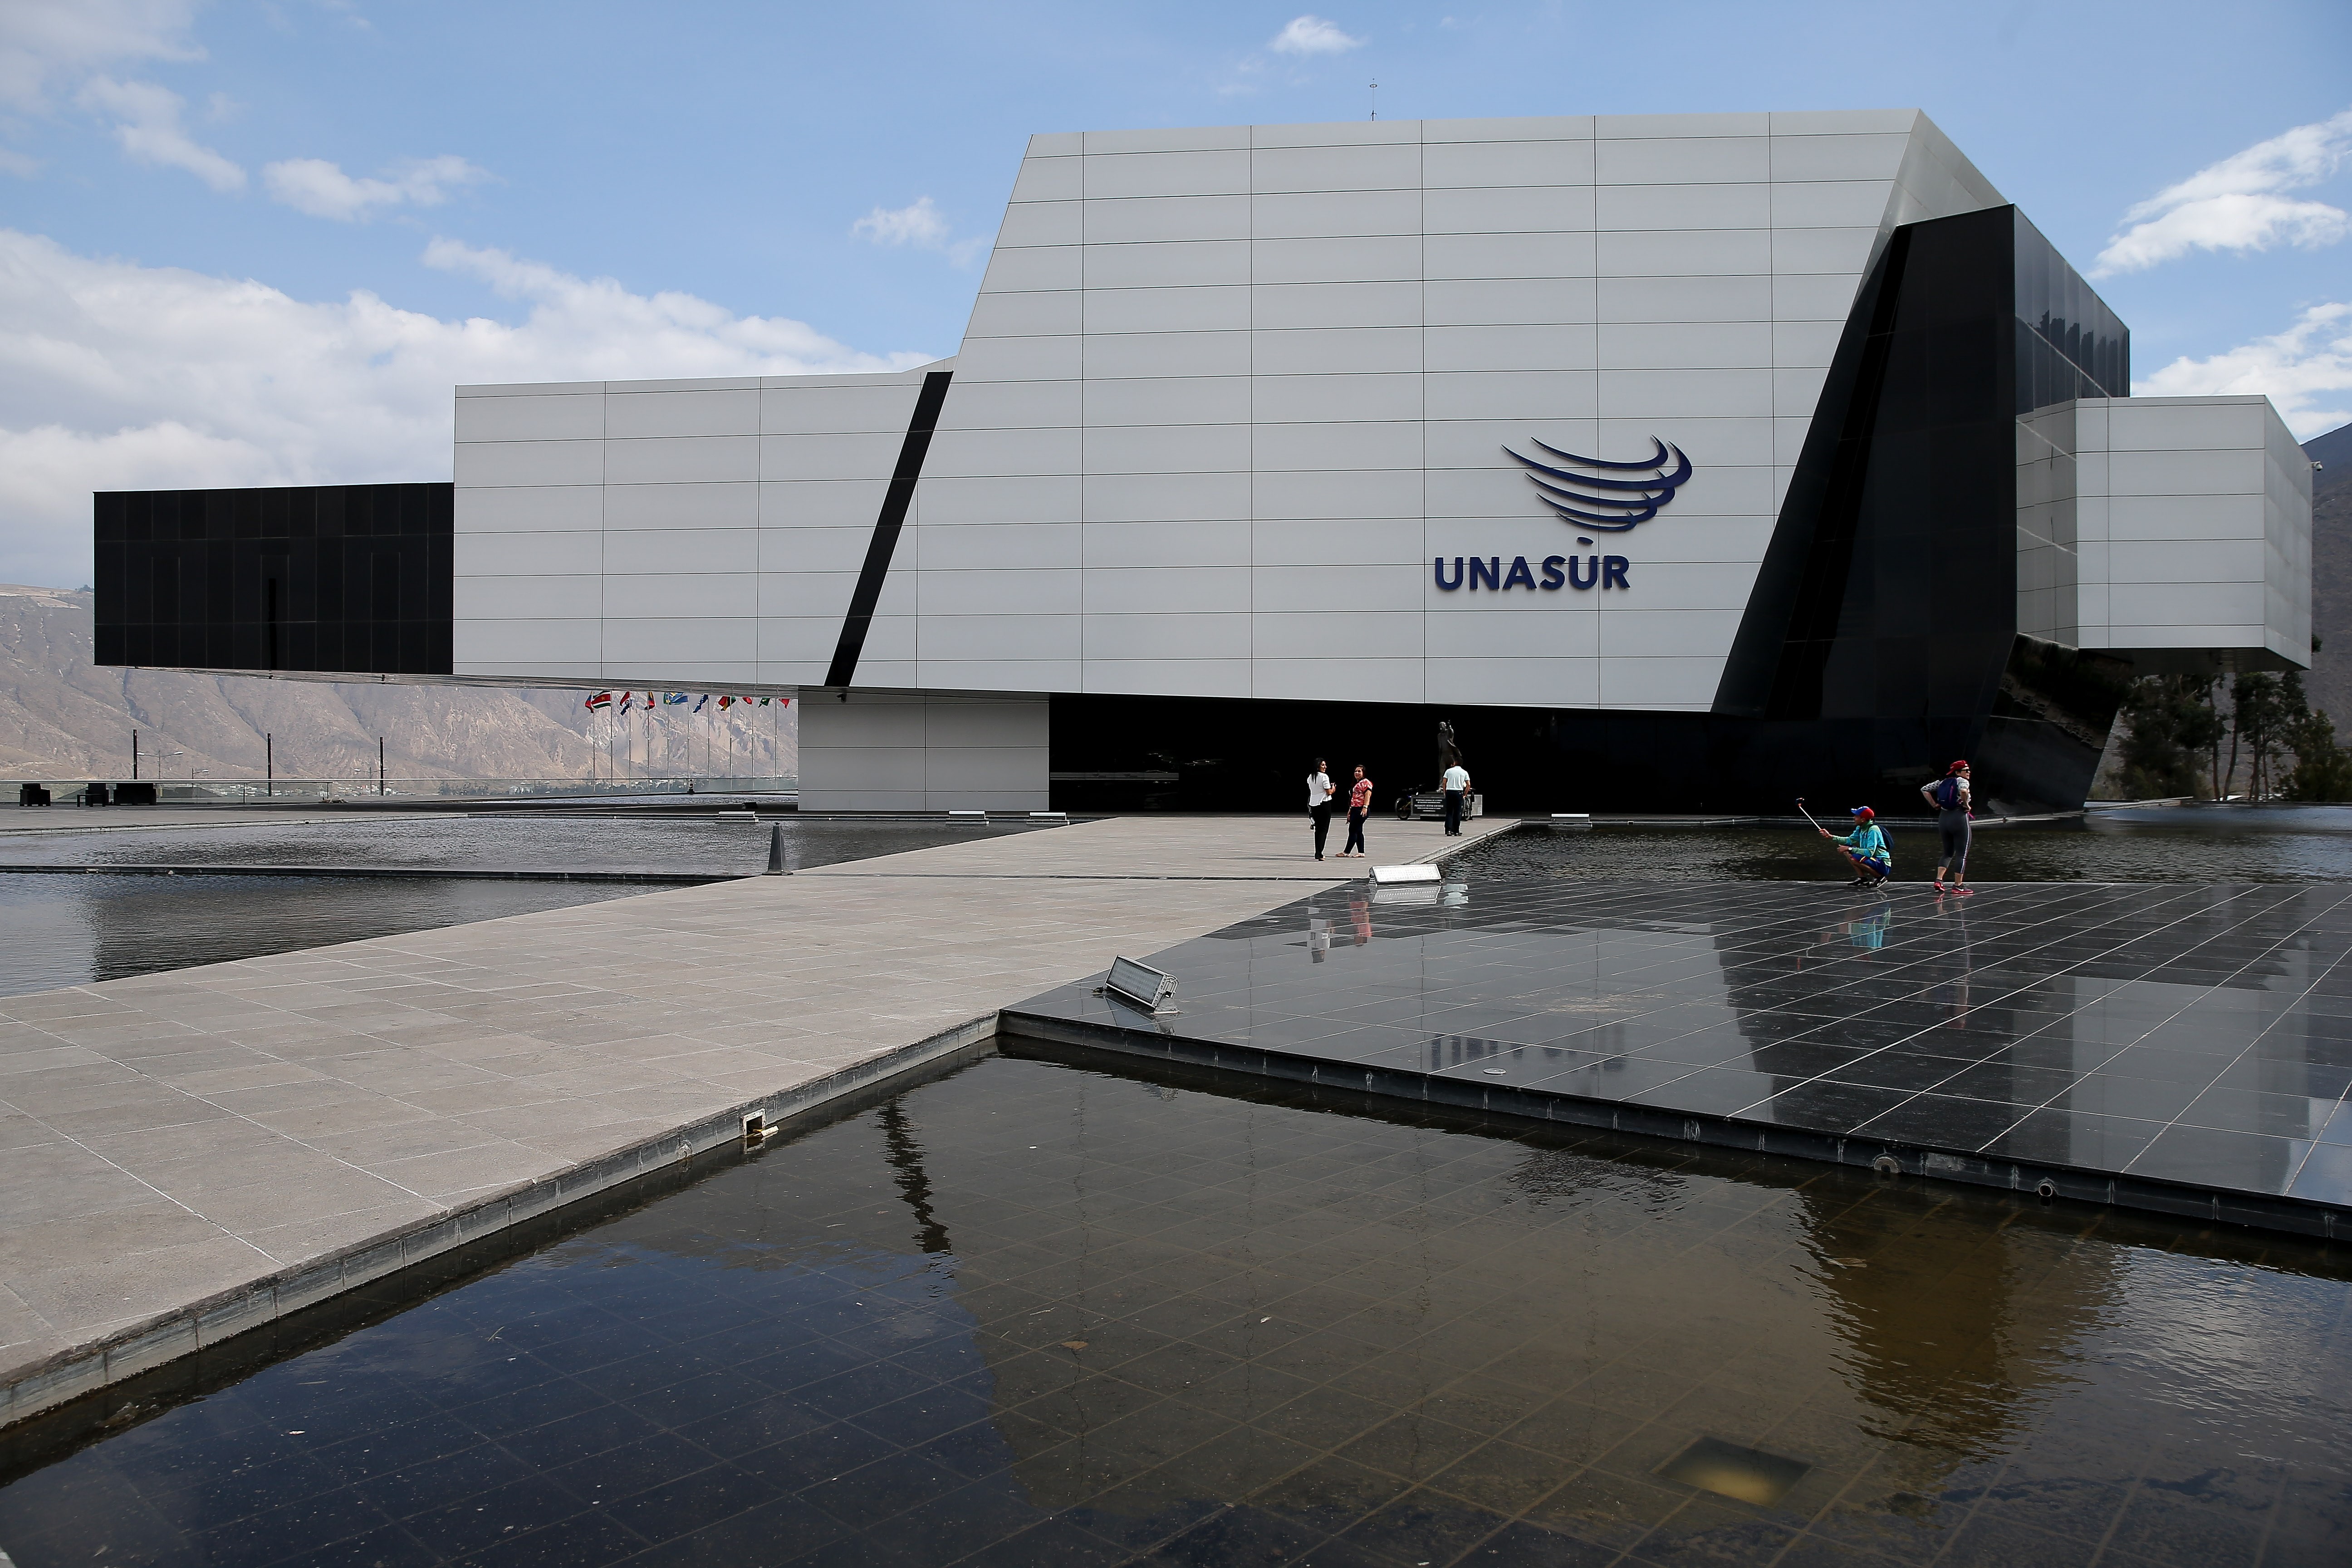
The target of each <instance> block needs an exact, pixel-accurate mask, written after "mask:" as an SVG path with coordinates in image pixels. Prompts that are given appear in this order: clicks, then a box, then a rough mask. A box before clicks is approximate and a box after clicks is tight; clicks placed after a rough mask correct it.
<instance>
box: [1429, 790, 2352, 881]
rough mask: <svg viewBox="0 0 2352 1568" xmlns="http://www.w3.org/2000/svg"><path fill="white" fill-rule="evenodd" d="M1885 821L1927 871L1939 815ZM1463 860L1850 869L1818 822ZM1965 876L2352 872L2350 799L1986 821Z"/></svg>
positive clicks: (1558, 870)
mask: <svg viewBox="0 0 2352 1568" xmlns="http://www.w3.org/2000/svg"><path fill="white" fill-rule="evenodd" d="M1773 809H1776V810H1777V809H1781V808H1780V807H1779V806H1777V805H1776V806H1775V807H1774V808H1773ZM1823 820H1824V821H1828V820H1829V819H1828V818H1827V817H1824V818H1823ZM1832 826H1837V825H1835V824H1832ZM1885 826H1886V828H1887V830H1888V832H1887V837H1888V840H1889V844H1890V847H1892V848H1893V850H1894V852H1895V879H1896V880H1897V881H1918V882H1924V881H1927V879H1930V878H1932V877H1933V876H1934V875H1935V874H1936V858H1937V853H1938V852H1939V850H1940V848H1941V841H1940V840H1939V839H1938V838H1937V835H1936V832H1935V829H1934V826H1932V825H1931V824H1925V823H1910V822H1903V821H1894V822H1888V823H1886V824H1885ZM1840 830H1841V831H1842V830H1843V829H1842V828H1841V829H1840ZM1454 864H1455V865H1456V866H1458V867H1460V868H1463V869H1465V870H1473V871H1484V872H1486V873H1487V874H1488V875H1490V876H1554V877H1639V878H1644V879H1649V880H1653V881H1726V880H1728V881H1758V880H1761V881H1823V880H1843V879H1844V878H1845V877H1846V876H1848V875H1851V873H1850V872H1847V871H1845V870H1844V869H1843V864H1842V862H1840V861H1839V860H1838V858H1837V857H1836V855H1835V853H1834V852H1833V851H1832V850H1831V849H1830V848H1829V847H1827V846H1825V845H1824V844H1822V841H1821V838H1820V837H1819V836H1817V835H1816V834H1815V833H1814V832H1813V831H1812V830H1811V828H1806V827H1787V826H1767V825H1759V826H1738V827H1645V826H1599V827H1594V828H1592V829H1591V830H1589V831H1585V832H1573V833H1558V832H1550V831H1545V830H1541V829H1537V830H1529V831H1523V832H1518V833H1512V834H1508V835H1506V836H1504V837H1499V838H1492V839H1488V840H1487V841H1486V842H1485V843H1483V844H1479V845H1477V846H1475V847H1472V848H1471V849H1470V850H1469V851H1468V852H1467V853H1466V854H1465V855H1464V856H1463V858H1461V859H1459V860H1457V861H1455V862H1454ZM1969 880H1970V881H1972V882H1979V881H1982V882H2077V881H2090V882H2304V881H2324V882H2339V881H2347V880H2352V806H2342V805H2192V806H2156V807H2147V806H2142V807H2134V808H2131V809H2129V810H2111V809H2100V808H2094V809H2093V810H2092V811H2091V812H2090V813H2088V814H2087V816H2084V817H2083V818H2081V819H2079V820H2075V821H2067V822H2040V823H2020V824H2017V825H2015V826H2005V827H1979V830H1978V832H1977V834H1976V836H1975V840H1974V843H1973V845H1972V847H1970V849H1969Z"/></svg>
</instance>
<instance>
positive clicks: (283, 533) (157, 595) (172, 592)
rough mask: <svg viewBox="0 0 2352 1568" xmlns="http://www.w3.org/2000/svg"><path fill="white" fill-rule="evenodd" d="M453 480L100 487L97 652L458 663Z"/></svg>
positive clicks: (175, 662) (196, 664)
mask: <svg viewBox="0 0 2352 1568" xmlns="http://www.w3.org/2000/svg"><path fill="white" fill-rule="evenodd" d="M454 498H455V490H454V488H453V487H452V486H450V485H448V484H402V485H304V486H291V487H286V488H280V489H223V490H115V491H104V490H102V491H100V492H99V493H98V495H97V496H96V497H95V498H93V499H94V501H95V510H96V518H95V521H96V544H97V581H96V583H95V584H94V586H95V587H96V589H97V591H98V592H97V598H98V613H97V625H96V633H97V656H98V657H97V662H98V663H100V664H101V665H112V666H146V667H150V668H178V669H236V670H285V671H289V672H297V673H302V674H318V675H446V674H448V673H449V672H450V587H451V583H452V558H451V542H452V529H451V510H452V506H453V503H454Z"/></svg>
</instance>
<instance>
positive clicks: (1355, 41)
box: [1266, 16, 1364, 55]
mask: <svg viewBox="0 0 2352 1568" xmlns="http://www.w3.org/2000/svg"><path fill="white" fill-rule="evenodd" d="M1266 47H1267V48H1269V49H1272V50H1273V51H1274V52H1275V53H1276V54H1278V55H1343V54H1346V53H1347V52H1348V51H1349V49H1360V48H1362V47H1364V40H1363V39H1361V38H1351V37H1349V36H1348V35H1347V34H1345V33H1343V32H1341V31H1340V30H1339V25H1338V24H1337V23H1334V22H1328V21H1326V20H1325V19H1324V18H1322V17H1320V16H1293V17H1292V18H1291V19H1290V25H1289V26H1286V27H1285V28H1283V29H1282V31H1280V32H1279V33H1276V35H1275V36H1274V40H1273V42H1271V43H1269V44H1267V45H1266Z"/></svg>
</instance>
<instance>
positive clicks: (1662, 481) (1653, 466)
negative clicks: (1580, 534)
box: [1503, 436, 1691, 533]
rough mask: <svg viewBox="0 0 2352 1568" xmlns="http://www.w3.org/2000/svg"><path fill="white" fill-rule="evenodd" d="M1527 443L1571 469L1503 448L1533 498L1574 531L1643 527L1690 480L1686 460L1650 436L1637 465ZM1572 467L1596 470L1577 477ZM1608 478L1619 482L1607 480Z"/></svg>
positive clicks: (1603, 531)
mask: <svg viewBox="0 0 2352 1568" xmlns="http://www.w3.org/2000/svg"><path fill="white" fill-rule="evenodd" d="M1529 444H1530V445H1531V446H1534V447H1538V448H1540V449H1541V450H1543V451H1545V452H1549V454H1551V456H1552V457H1554V458H1559V461H1560V462H1564V463H1573V464H1575V465H1576V468H1561V467H1560V466H1559V463H1547V462H1538V460H1537V459H1535V458H1530V457H1528V456H1527V455H1526V454H1525V453H1522V452H1512V451H1511V449H1510V448H1509V447H1504V448H1503V450H1504V451H1506V452H1509V453H1510V455H1511V457H1512V458H1516V459H1517V461H1519V462H1520V463H1522V464H1525V465H1526V467H1527V469H1528V481H1529V482H1530V483H1532V484H1533V485H1534V486H1535V487H1536V493H1537V494H1538V495H1540V496H1542V497H1543V500H1544V504H1545V505H1546V506H1548V507H1549V508H1551V509H1552V510H1554V511H1556V512H1558V513H1559V515H1560V521H1563V522H1570V523H1573V524H1575V525H1576V526H1577V527H1578V528H1579V529H1587V528H1590V529H1593V530H1596V531H1600V532H1602V533H1622V532H1624V531H1626V530H1627V529H1629V528H1633V527H1634V526H1636V525H1637V524H1640V523H1644V522H1647V521H1650V520H1651V519H1652V518H1654V517H1655V516H1657V515H1658V512H1659V510H1661V509H1662V508H1664V507H1665V506H1667V505H1668V504H1669V503H1671V502H1672V501H1673V500H1674V499H1675V491H1676V490H1679V489H1682V487H1683V481H1684V480H1685V479H1689V478H1690V477H1691V460H1690V458H1687V457H1685V455H1684V454H1683V453H1682V451H1681V450H1680V449H1679V448H1677V447H1674V446H1671V445H1669V444H1668V443H1666V442H1664V441H1662V440H1660V439H1658V437H1655V436H1653V437H1650V447H1651V452H1650V456H1649V457H1647V458H1643V460H1642V461H1640V462H1638V463H1612V462H1609V461H1606V460H1605V459H1603V458H1580V457H1579V456H1577V455H1576V454H1575V453H1574V452H1563V451H1561V450H1560V449H1559V447H1554V446H1552V445H1550V444H1549V443H1548V442H1543V441H1531V442H1530V443H1529ZM1578 468H1591V469H1595V470H1598V471H1597V472H1593V473H1580V472H1578V471H1577V469H1578ZM1612 475H1617V476H1620V477H1618V478H1613V479H1612V478H1611V476H1612Z"/></svg>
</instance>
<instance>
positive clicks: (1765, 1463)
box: [1658, 1437, 1812, 1508]
mask: <svg viewBox="0 0 2352 1568" xmlns="http://www.w3.org/2000/svg"><path fill="white" fill-rule="evenodd" d="M1811 1468H1812V1466H1811V1465H1808V1464H1806V1463H1805V1462H1804V1461H1803V1460H1801V1459H1791V1458H1785V1457H1783V1456H1781V1455H1779V1454H1768V1453H1766V1452H1764V1450H1763V1449H1761V1448H1746V1447H1741V1446H1740V1445H1738V1444H1737V1443H1727V1442H1725V1441H1724V1440H1723V1439H1722V1438H1720V1437H1701V1438H1700V1439H1699V1440H1698V1441H1697V1442H1696V1443H1693V1444H1692V1445H1691V1446H1690V1447H1687V1448H1685V1449H1684V1450H1683V1451H1682V1452H1681V1453H1679V1454H1676V1455H1675V1457H1674V1458H1671V1459H1668V1460H1667V1461H1666V1462H1665V1463H1664V1464H1663V1465H1660V1466H1659V1467H1658V1474H1660V1475H1662V1476H1664V1477H1665V1478H1666V1479H1668V1480H1670V1481H1680V1482H1682V1483H1683V1484H1684V1485H1685V1486H1693V1487H1696V1488H1698V1489H1700V1490H1701V1491H1710V1492H1714V1493H1715V1494H1716V1495H1717V1496H1718V1497H1727V1498H1731V1499H1734V1500H1737V1501H1739V1502H1752V1503H1755V1504H1756V1505H1758V1506H1759V1507H1764V1508H1769V1506H1771V1505H1772V1504H1773V1503H1776V1502H1779V1501H1780V1500H1781V1499H1782V1498H1783V1497H1786V1496H1787V1495H1788V1492H1789V1489H1790V1487H1793V1486H1795V1485H1796V1484H1797V1482H1798V1481H1799V1480H1800V1479H1801V1478H1802V1477H1803V1476H1804V1473H1805V1472H1806V1471H1807V1470H1810V1469H1811Z"/></svg>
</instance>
